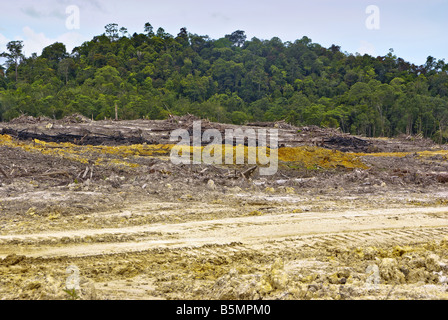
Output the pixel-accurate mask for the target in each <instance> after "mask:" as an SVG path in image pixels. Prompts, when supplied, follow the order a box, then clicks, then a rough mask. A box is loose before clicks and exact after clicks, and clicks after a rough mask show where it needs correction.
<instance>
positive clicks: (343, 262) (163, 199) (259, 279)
mask: <svg viewBox="0 0 448 320" xmlns="http://www.w3.org/2000/svg"><path fill="white" fill-rule="evenodd" d="M39 121H40V122H39ZM39 121H37V120H36V119H30V118H22V119H18V120H16V121H15V122H13V123H11V124H7V125H5V126H11V127H13V126H16V127H14V128H15V130H19V127H18V126H22V129H23V126H25V127H26V126H36V125H37V126H39V125H42V121H44V124H45V123H46V122H45V121H49V120H48V119H41V120H39ZM176 121H179V119H177V120H176ZM176 121H174V122H173V125H174V124H175V123H176ZM83 124H85V125H91V126H95V125H99V126H101V124H95V123H94V124H93V125H92V123H91V122H90V121H89V120H88V119H83V118H77V117H72V118H70V119H66V120H65V123H62V122H61V123H55V125H57V126H61V128H62V127H63V126H72V125H83ZM138 124H139V122H137V125H136V126H137V127H138ZM118 125H126V126H127V127H129V128H131V129H132V122H127V123H126V124H123V123H120V122H118ZM272 125H273V126H275V124H272ZM44 127H45V126H44ZM281 127H282V126H280V128H281ZM131 129H130V130H131ZM134 129H135V128H134ZM45 130H47V129H45ZM45 130H41V131H39V130H37V131H36V132H37V133H42V132H44V131H45ZM98 130H106V129H104V127H103V128H100V129H98ZM284 130H290V131H296V128H291V127H289V126H287V127H285V129H284ZM313 130H314V131H313ZM311 131H312V132H314V133H313V134H314V135H316V134H317V133H319V134H320V135H322V136H324V137H325V139H326V140H327V141H333V143H337V142H338V141H339V142H340V143H341V144H345V146H343V145H341V146H337V145H335V144H333V145H332V147H331V149H333V150H329V149H325V148H320V147H319V146H316V144H315V143H314V141H310V142H309V143H308V145H306V146H289V147H286V148H285V149H284V150H283V151H282V152H283V158H281V162H280V169H279V171H278V172H277V174H275V175H273V176H268V177H262V176H260V175H259V174H258V170H254V171H253V172H251V171H250V170H249V171H248V169H250V168H251V167H250V166H247V165H240V166H218V165H205V164H201V165H183V166H178V165H174V164H172V163H171V162H170V161H168V157H167V155H168V151H169V149H167V146H166V145H129V146H125V145H122V144H117V145H109V146H105V145H102V146H100V145H97V146H90V145H87V146H81V145H72V144H67V143H63V142H59V143H58V142H50V141H47V142H43V141H40V140H20V139H18V138H17V137H16V138H11V137H9V136H2V138H1V139H0V142H1V143H0V154H1V155H2V157H0V168H1V172H0V298H1V299H18V300H30V299H36V300H51V299H63V300H65V299H84V300H95V299H107V300H117V299H248V300H253V299H285V300H286V299H294V300H302V299H304V300H307V299H375V300H383V299H391V300H392V299H413V300H427V299H446V298H448V291H447V288H448V281H447V278H448V255H447V253H448V219H447V218H448V205H447V204H448V191H447V189H446V183H445V181H444V179H442V178H441V177H444V174H446V172H448V163H447V158H446V157H447V153H446V150H445V148H444V146H436V145H433V144H431V145H428V144H426V142H423V141H420V140H418V139H414V140H411V139H408V138H407V137H406V138H403V139H404V140H403V141H405V143H403V144H400V143H398V142H396V141H391V140H384V139H383V140H375V141H370V140H369V142H368V143H364V142H360V141H361V140H364V139H365V138H362V137H356V138H345V140H344V139H342V138H338V139H336V138H331V137H334V136H333V135H332V134H333V132H329V133H327V136H325V132H324V131H317V129H312V130H311V129H309V130H303V131H302V133H309V132H311ZM61 132H63V131H61ZM319 139H320V136H319ZM331 139H333V140H331ZM358 139H361V140H358ZM356 143H358V144H359V145H358V147H357V148H358V149H360V148H361V147H362V148H367V147H372V146H376V147H378V148H380V146H385V145H388V146H391V145H393V146H397V145H400V146H401V149H400V150H397V152H393V150H392V148H384V149H383V150H379V151H383V152H381V153H380V152H379V151H378V152H372V149H371V150H364V151H362V150H356V153H351V152H344V150H341V149H342V148H343V147H350V148H353V147H356V146H357V145H356ZM413 143H414V144H413ZM425 146H426V147H425ZM287 148H291V149H287ZM366 151H368V152H366ZM373 151H375V150H373ZM385 152H387V153H385ZM280 155H282V153H281V152H280ZM243 172H250V174H246V175H244V174H242V173H243ZM73 281H74V282H73ZM71 283H74V284H75V285H74V286H72V285H70V284H71ZM71 288H74V290H71Z"/></svg>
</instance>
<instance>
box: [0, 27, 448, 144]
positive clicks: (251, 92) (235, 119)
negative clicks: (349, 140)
mask: <svg viewBox="0 0 448 320" xmlns="http://www.w3.org/2000/svg"><path fill="white" fill-rule="evenodd" d="M105 29H106V30H105V33H104V34H102V35H99V36H96V37H94V38H93V39H92V40H91V41H88V42H85V43H83V44H82V45H81V46H79V47H77V48H75V49H74V50H73V51H72V52H71V53H68V52H67V51H66V47H65V45H64V44H62V43H54V44H52V45H50V46H48V47H46V48H44V50H43V51H42V54H41V55H40V56H39V55H37V54H33V55H31V56H30V57H24V56H23V54H22V49H23V43H22V42H21V41H11V42H10V43H8V46H7V51H6V52H4V53H3V54H2V55H3V57H5V58H6V63H5V65H4V66H3V67H0V120H2V121H8V120H10V119H12V118H15V117H17V116H19V115H20V114H23V113H25V114H28V115H33V116H42V115H45V116H49V117H53V118H61V117H64V116H66V115H69V114H72V113H81V114H83V115H85V116H87V117H89V118H90V117H93V118H94V119H104V118H114V117H115V106H116V107H117V108H118V115H119V118H120V119H136V118H148V119H164V118H166V117H167V116H168V115H169V114H173V115H183V114H186V113H190V114H194V115H197V116H199V117H203V118H208V119H210V120H212V121H218V122H231V123H235V124H243V123H245V122H247V121H277V120H286V121H287V122H289V123H291V124H295V125H318V126H323V127H340V128H341V130H343V131H344V132H350V133H353V134H360V135H365V136H394V135H397V134H402V133H404V134H421V135H423V136H425V137H430V138H433V139H435V140H436V141H438V142H446V139H447V138H448V64H447V63H445V62H444V60H437V59H435V58H433V57H431V56H429V57H428V58H427V61H426V63H425V64H424V65H421V66H417V65H414V64H412V63H409V62H407V61H404V60H403V59H401V58H397V57H396V56H395V55H394V52H393V50H392V49H391V50H390V52H389V53H388V54H387V55H385V56H379V57H372V56H369V55H363V56H361V55H353V54H349V53H344V52H341V50H340V47H339V46H336V45H332V46H331V47H329V48H324V47H322V46H321V45H319V44H317V43H313V42H312V41H311V39H309V38H308V37H303V38H301V39H300V40H296V41H294V42H282V41H281V40H280V39H279V38H272V39H270V40H260V39H258V38H252V39H251V40H247V39H246V35H245V33H244V31H240V30H238V31H235V32H233V33H232V34H230V35H225V36H224V37H222V38H220V39H217V40H216V39H211V38H209V37H208V36H200V35H197V34H192V33H189V32H187V30H186V29H185V28H182V29H181V30H180V32H179V34H177V35H176V36H173V35H171V34H168V33H166V32H165V31H164V29H163V28H159V29H158V30H157V31H156V32H154V30H153V27H152V26H151V24H149V23H146V24H145V26H144V32H143V33H140V34H138V33H134V34H132V35H130V34H129V33H128V32H127V30H126V28H124V27H122V28H119V26H118V25H117V24H109V25H107V26H106V27H105Z"/></svg>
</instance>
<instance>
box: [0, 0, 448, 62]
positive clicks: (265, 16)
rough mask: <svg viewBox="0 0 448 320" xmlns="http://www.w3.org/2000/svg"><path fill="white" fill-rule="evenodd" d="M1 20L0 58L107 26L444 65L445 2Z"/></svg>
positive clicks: (106, 9)
mask: <svg viewBox="0 0 448 320" xmlns="http://www.w3.org/2000/svg"><path fill="white" fill-rule="evenodd" d="M0 12H1V18H0V52H3V51H6V44H7V43H8V42H9V41H12V40H23V41H24V53H25V56H27V57H28V56H30V55H31V54H32V53H33V52H35V53H37V54H39V55H40V54H41V53H42V49H43V48H45V47H46V46H48V45H50V44H53V43H55V42H62V43H64V44H65V45H66V47H67V50H68V51H69V52H71V50H72V49H73V48H74V47H76V46H79V45H81V44H82V43H83V42H85V41H89V40H91V39H92V38H93V37H94V36H96V35H100V34H102V33H104V31H105V29H104V26H105V25H107V24H109V23H117V24H118V25H119V27H125V28H127V29H128V32H129V33H130V34H133V33H134V32H137V33H142V32H143V28H144V24H145V23H146V22H149V23H151V25H152V26H153V27H154V31H156V30H157V29H158V28H159V27H162V28H164V29H165V31H166V32H168V33H170V34H172V35H174V36H175V35H177V34H178V33H179V30H180V28H182V27H186V28H187V31H188V32H190V33H193V34H198V35H208V36H209V37H210V38H212V39H219V38H221V37H223V36H225V35H226V34H230V33H232V32H233V31H235V30H243V31H245V32H246V35H247V38H248V39H251V38H252V37H257V38H258V39H261V40H269V39H271V38H273V37H278V38H280V39H281V40H282V41H284V42H286V41H291V42H294V41H295V40H297V39H301V38H302V37H303V36H307V37H309V38H310V39H312V41H313V42H314V43H318V44H320V45H322V46H324V47H326V48H328V47H330V46H331V45H332V44H335V45H338V46H340V47H341V51H343V52H347V53H353V54H356V53H359V54H365V53H367V54H370V55H372V56H379V55H386V54H387V53H388V52H389V51H390V49H393V50H394V54H395V55H396V56H397V57H401V58H403V59H404V60H406V61H408V62H411V63H414V64H416V65H421V64H424V63H425V62H426V58H427V57H428V56H433V57H435V58H436V59H445V61H446V62H448V32H447V31H448V18H447V15H448V0H424V1H423V0H340V1H338V0H314V1H310V0H274V1H272V0H271V1H265V0H225V1H214V0H196V1H191V0H183V1H180V0H163V1H160V0H157V1H156V0H146V1H145V0H121V1H118V0H90V1H88V0H39V1H36V0H14V1H11V0H0ZM0 62H3V61H0Z"/></svg>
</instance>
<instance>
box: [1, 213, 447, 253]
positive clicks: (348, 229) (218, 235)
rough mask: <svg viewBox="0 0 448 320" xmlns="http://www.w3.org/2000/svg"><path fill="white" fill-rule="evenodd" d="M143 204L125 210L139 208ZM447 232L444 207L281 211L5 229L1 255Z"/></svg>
mask: <svg viewBox="0 0 448 320" xmlns="http://www.w3.org/2000/svg"><path fill="white" fill-rule="evenodd" d="M141 208H142V206H138V207H135V208H128V209H127V210H128V211H130V212H133V213H134V212H135V214H141V212H138V210H141ZM186 209H188V208H186ZM221 209H222V208H220V209H219V210H221ZM282 212H284V208H282ZM446 235H448V207H421V208H402V209H375V210H348V211H324V212H302V213H281V214H265V215H260V216H241V217H231V218H223V219H213V220H199V221H189V222H181V223H167V224H164V223H154V224H147V225H139V226H128V227H121V228H104V229H80V230H73V229H71V230H65V231H56V232H42V233H35V234H13V235H2V236H0V257H1V258H4V257H6V256H7V255H8V254H11V253H15V254H20V255H24V256H29V257H39V258H55V257H86V256H96V255H113V254H122V253H130V252H143V251H147V250H152V249H157V248H172V249H179V248H184V249H187V250H188V249H194V248H200V247H204V248H206V247H207V246H210V245H212V246H214V247H215V248H216V247H219V248H220V249H219V250H218V251H219V252H221V251H224V252H222V254H223V255H224V254H225V252H226V251H227V250H231V251H233V252H234V251H235V250H236V251H240V250H242V251H245V250H264V249H265V248H266V246H267V245H269V248H270V249H269V250H286V249H287V248H288V247H295V248H296V247H302V246H305V247H306V246H308V247H310V246H311V247H322V246H326V247H328V246H336V245H337V246H366V245H373V246H374V245H381V244H387V245H393V244H397V245H398V244H399V245H406V244H418V243H422V242H428V241H432V240H437V239H443V238H444V237H445V236H446ZM235 244H237V245H236V246H235ZM215 248H214V249H213V252H215V251H214V250H215ZM215 254H216V252H215Z"/></svg>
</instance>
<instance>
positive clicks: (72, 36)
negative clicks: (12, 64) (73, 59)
mask: <svg viewBox="0 0 448 320" xmlns="http://www.w3.org/2000/svg"><path fill="white" fill-rule="evenodd" d="M20 40H23V44H24V48H23V52H24V54H25V56H30V55H31V54H32V53H34V52H35V53H37V54H38V55H40V54H41V53H42V49H43V48H45V47H47V46H49V45H51V44H53V43H55V42H61V43H63V44H65V46H66V48H67V52H69V53H70V52H71V51H72V50H73V48H74V47H77V46H79V45H81V44H82V43H83V42H84V41H86V39H84V37H83V36H82V35H81V34H79V33H77V32H66V33H63V34H61V35H59V36H58V37H56V38H48V37H47V36H46V35H45V34H44V33H43V32H39V33H37V32H35V31H34V30H33V29H31V28H30V27H24V28H23V37H22V38H21V39H20ZM0 45H1V38H0Z"/></svg>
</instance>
